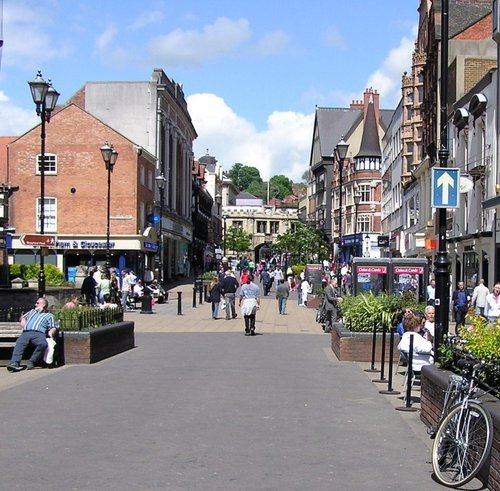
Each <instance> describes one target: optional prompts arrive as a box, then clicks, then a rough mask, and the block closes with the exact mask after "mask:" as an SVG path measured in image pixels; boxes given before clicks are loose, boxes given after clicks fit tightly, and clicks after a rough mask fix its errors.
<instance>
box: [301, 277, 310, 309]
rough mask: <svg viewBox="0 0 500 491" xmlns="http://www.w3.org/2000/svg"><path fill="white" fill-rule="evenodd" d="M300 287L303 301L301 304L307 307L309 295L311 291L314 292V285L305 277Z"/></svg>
mask: <svg viewBox="0 0 500 491" xmlns="http://www.w3.org/2000/svg"><path fill="white" fill-rule="evenodd" d="M300 289H301V291H302V303H301V304H300V305H301V306H302V307H307V296H308V295H309V293H312V286H311V284H310V283H309V282H308V281H307V279H306V278H305V277H304V279H303V280H302V282H301V283H300Z"/></svg>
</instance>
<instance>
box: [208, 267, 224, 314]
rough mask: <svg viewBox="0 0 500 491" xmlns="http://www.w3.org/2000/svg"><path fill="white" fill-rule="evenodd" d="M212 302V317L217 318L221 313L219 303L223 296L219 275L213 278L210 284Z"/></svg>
mask: <svg viewBox="0 0 500 491" xmlns="http://www.w3.org/2000/svg"><path fill="white" fill-rule="evenodd" d="M209 295H210V302H212V318H213V319H217V317H218V315H219V304H220V297H221V287H220V283H219V280H218V278H217V276H215V277H214V278H212V281H211V282H210V286H209Z"/></svg>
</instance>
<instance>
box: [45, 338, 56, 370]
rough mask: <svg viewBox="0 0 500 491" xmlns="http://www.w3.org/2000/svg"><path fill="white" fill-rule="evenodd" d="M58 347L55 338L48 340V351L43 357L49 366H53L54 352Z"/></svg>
mask: <svg viewBox="0 0 500 491" xmlns="http://www.w3.org/2000/svg"><path fill="white" fill-rule="evenodd" d="M55 347H56V340H55V339H54V338H47V349H46V350H45V354H44V355H43V361H44V362H45V363H47V365H52V363H53V362H54V350H55Z"/></svg>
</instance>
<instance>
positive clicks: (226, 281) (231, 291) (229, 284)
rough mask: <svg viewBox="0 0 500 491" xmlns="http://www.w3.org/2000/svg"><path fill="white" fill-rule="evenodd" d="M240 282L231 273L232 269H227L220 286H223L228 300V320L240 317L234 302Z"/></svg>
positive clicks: (223, 291)
mask: <svg viewBox="0 0 500 491" xmlns="http://www.w3.org/2000/svg"><path fill="white" fill-rule="evenodd" d="M239 286H240V284H239V283H238V281H237V280H236V278H235V277H234V276H233V274H232V273H231V270H229V269H228V270H227V271H226V273H225V274H224V278H223V279H222V281H221V282H220V287H221V288H222V294H223V295H224V298H225V300H226V320H229V319H231V317H232V318H233V319H235V318H236V317H238V314H237V313H236V305H235V304H234V299H235V297H236V290H237V289H238V287H239Z"/></svg>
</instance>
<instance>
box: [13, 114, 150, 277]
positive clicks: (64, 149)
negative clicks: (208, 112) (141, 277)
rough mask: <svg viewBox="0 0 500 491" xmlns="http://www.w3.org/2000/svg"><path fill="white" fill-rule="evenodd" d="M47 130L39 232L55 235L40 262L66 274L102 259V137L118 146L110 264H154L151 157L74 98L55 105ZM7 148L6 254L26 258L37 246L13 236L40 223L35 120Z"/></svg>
mask: <svg viewBox="0 0 500 491" xmlns="http://www.w3.org/2000/svg"><path fill="white" fill-rule="evenodd" d="M46 130H47V131H46V133H47V136H46V150H45V152H46V164H45V165H46V167H45V193H44V194H45V213H44V215H45V234H50V235H55V236H56V237H57V242H56V246H55V247H54V248H51V249H49V254H48V256H47V257H46V258H45V262H46V264H47V263H52V264H55V265H57V266H58V267H59V268H60V269H61V270H63V271H64V272H65V274H68V271H71V268H72V267H75V266H78V265H90V264H98V265H99V264H104V263H105V259H106V230H107V170H106V168H105V165H104V162H103V159H102V156H101V152H100V147H101V146H102V145H103V144H104V143H105V142H106V141H107V142H109V143H110V144H112V145H113V146H114V148H115V149H116V151H117V152H118V154H119V155H118V160H117V162H116V165H115V166H114V170H113V173H112V176H111V200H110V203H111V210H110V211H111V213H110V250H111V266H112V267H120V268H121V267H131V268H134V270H136V271H137V272H139V273H142V272H143V271H144V269H145V268H153V267H154V255H155V253H156V251H157V237H156V232H155V231H154V230H153V229H152V228H151V227H149V226H148V223H147V222H146V214H147V213H146V210H147V209H148V207H151V206H152V205H153V203H154V187H155V175H156V159H155V158H154V157H153V156H152V155H151V154H149V153H148V152H147V151H145V150H144V149H141V148H140V147H138V146H137V145H136V144H135V143H134V142H133V141H131V140H129V139H128V138H126V137H125V136H123V135H122V134H120V133H119V132H117V131H115V130H114V129H112V128H111V127H109V126H107V125H106V124H104V123H103V122H102V121H100V120H99V119H97V118H96V117H94V116H92V115H91V114H89V113H88V112H86V111H84V110H83V109H82V108H81V107H79V106H78V105H76V104H69V105H67V106H65V107H63V108H62V109H60V110H59V111H57V112H55V113H54V114H53V115H52V119H51V121H50V124H48V125H47V127H46ZM7 155H8V158H7V166H6V179H7V181H8V182H9V183H10V184H12V185H15V186H19V191H18V192H16V193H14V195H13V196H12V198H11V202H10V224H11V225H12V226H14V227H15V228H16V233H15V235H14V236H13V241H12V249H11V262H14V263H21V264H30V263H34V262H38V261H37V258H36V255H37V254H38V253H39V249H34V248H33V247H29V246H25V245H23V244H22V243H21V240H20V237H21V236H22V235H23V234H36V233H37V232H38V231H39V229H40V227H39V217H38V213H37V206H39V201H40V167H39V158H40V127H39V126H37V127H35V128H33V129H31V130H29V131H28V132H27V133H25V134H24V135H22V136H20V137H18V138H17V139H15V140H14V141H12V142H11V143H9V144H8V145H7Z"/></svg>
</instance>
